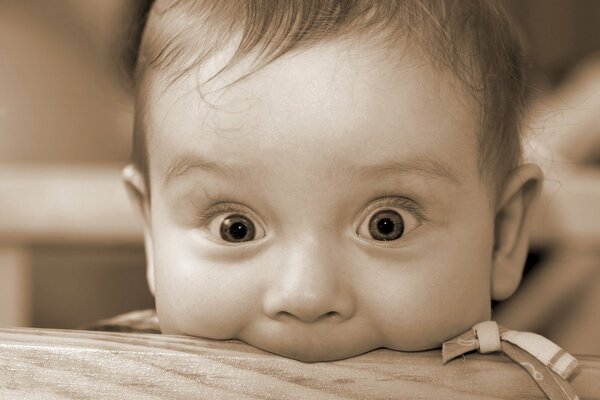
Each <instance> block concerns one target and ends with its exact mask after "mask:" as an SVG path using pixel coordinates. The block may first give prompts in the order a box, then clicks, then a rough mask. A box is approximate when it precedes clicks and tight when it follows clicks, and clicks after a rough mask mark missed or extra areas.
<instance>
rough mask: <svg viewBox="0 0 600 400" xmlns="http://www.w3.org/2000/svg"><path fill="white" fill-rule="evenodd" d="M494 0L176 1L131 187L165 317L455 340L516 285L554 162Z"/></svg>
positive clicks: (157, 48) (145, 94)
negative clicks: (528, 159) (528, 106)
mask: <svg viewBox="0 0 600 400" xmlns="http://www.w3.org/2000/svg"><path fill="white" fill-rule="evenodd" d="M523 82H524V78H523V73H522V69H521V53H520V48H519V46H518V44H517V42H516V40H515V39H514V38H513V36H512V33H511V30H510V27H509V25H508V22H507V20H506V18H505V16H504V14H503V13H502V12H501V10H499V9H498V7H497V6H496V3H493V2H490V1H487V0H485V1H444V2H442V1H417V0H406V1H393V2H392V1H370V0H365V1H363V0H354V1H341V0H340V1H335V0H328V1H304V0H297V1H293V0H290V1H267V0H263V1H259V0H256V1H255V0H247V1H246V0H245V1H233V0H232V1H218V2H217V1H191V0H190V1H185V0H184V1H169V0H159V1H157V2H156V3H155V4H154V5H153V7H152V9H151V11H150V14H149V17H148V22H147V25H146V28H145V31H144V34H143V38H142V43H141V46H140V53H139V58H138V64H137V70H136V93H137V100H136V113H135V137H134V151H133V160H132V165H131V166H130V167H129V168H128V169H127V170H126V171H125V172H126V173H125V177H126V182H127V186H128V191H129V193H130V195H131V198H132V199H133V201H134V202H135V204H136V206H137V209H138V210H139V212H140V215H141V216H142V218H143V221H144V228H145V229H144V231H145V246H146V251H147V259H148V281H149V285H150V288H151V291H152V293H153V294H154V295H155V298H156V305H157V313H158V317H159V320H160V328H161V330H162V332H164V333H170V334H184V335H192V336H199V337H203V338H211V339H240V340H242V341H244V342H246V343H248V344H250V345H252V346H255V347H258V348H260V349H264V350H266V351H269V352H273V353H276V354H280V355H283V356H286V357H291V358H295V359H298V360H302V361H310V362H312V361H325V360H336V359H341V358H346V357H351V356H354V355H358V354H361V353H364V352H367V351H370V350H372V349H375V348H380V347H385V348H390V349H395V350H403V351H413V350H425V349H431V348H435V347H439V346H440V345H441V344H442V343H443V342H444V341H447V340H448V339H451V338H453V337H455V336H457V335H459V334H461V333H463V332H464V331H466V330H468V329H469V328H471V327H472V326H473V325H474V324H476V323H479V322H482V321H488V320H489V319H490V318H491V301H492V300H502V299H505V298H507V297H509V296H510V295H511V294H512V293H513V292H514V291H515V289H516V288H517V286H518V284H519V281H520V277H521V272H522V269H523V264H524V260H525V257H526V254H527V247H528V235H529V233H528V231H529V225H530V214H531V213H530V210H531V208H532V203H533V201H534V200H535V198H536V196H537V194H538V192H539V190H540V186H541V181H542V173H541V171H540V169H539V168H538V167H537V166H535V165H531V164H522V163H521V159H520V138H519V116H520V112H521V109H522V98H523V92H524V89H523V88H524V83H523Z"/></svg>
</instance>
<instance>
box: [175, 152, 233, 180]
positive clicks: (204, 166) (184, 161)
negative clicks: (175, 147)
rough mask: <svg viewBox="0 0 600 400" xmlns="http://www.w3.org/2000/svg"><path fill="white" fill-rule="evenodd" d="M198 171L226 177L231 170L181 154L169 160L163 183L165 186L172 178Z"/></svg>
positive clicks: (191, 155) (190, 155)
mask: <svg viewBox="0 0 600 400" xmlns="http://www.w3.org/2000/svg"><path fill="white" fill-rule="evenodd" d="M193 169H200V170H203V171H209V172H215V173H218V174H221V175H226V174H227V173H229V172H232V171H231V170H232V168H229V167H226V166H224V165H218V164H217V163H215V162H212V161H208V160H204V159H202V158H200V157H198V156H196V155H193V154H182V155H179V156H177V157H176V158H174V159H173V160H171V161H170V162H169V164H168V167H167V169H166V171H165V174H164V179H163V183H164V184H165V185H167V184H168V183H169V182H170V181H171V180H173V179H174V178H176V177H178V176H181V175H185V174H186V173H187V172H188V171H190V170H193Z"/></svg>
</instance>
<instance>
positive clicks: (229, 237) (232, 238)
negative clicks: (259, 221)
mask: <svg viewBox="0 0 600 400" xmlns="http://www.w3.org/2000/svg"><path fill="white" fill-rule="evenodd" d="M254 234H255V228H254V224H253V223H252V222H251V221H250V220H249V219H248V218H246V217H244V216H241V215H235V216H231V217H228V218H225V219H224V220H223V222H222V223H221V238H222V239H223V240H225V241H227V242H247V241H250V240H252V239H254Z"/></svg>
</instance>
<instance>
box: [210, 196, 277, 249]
mask: <svg viewBox="0 0 600 400" xmlns="http://www.w3.org/2000/svg"><path fill="white" fill-rule="evenodd" d="M240 208H241V209H240ZM250 214H251V211H249V210H248V212H246V208H245V207H242V206H237V205H232V204H226V203H219V204H217V205H215V206H213V207H211V208H210V209H208V210H207V211H205V212H204V213H203V215H202V216H201V224H202V225H204V226H205V227H206V228H205V229H206V230H208V232H209V233H210V235H211V236H212V240H214V241H216V242H220V243H223V242H226V243H233V244H235V243H244V242H250V241H252V240H258V239H262V238H263V237H264V236H265V231H264V229H263V228H262V225H261V224H260V223H258V222H256V218H253V217H251V216H250ZM204 221H206V222H204Z"/></svg>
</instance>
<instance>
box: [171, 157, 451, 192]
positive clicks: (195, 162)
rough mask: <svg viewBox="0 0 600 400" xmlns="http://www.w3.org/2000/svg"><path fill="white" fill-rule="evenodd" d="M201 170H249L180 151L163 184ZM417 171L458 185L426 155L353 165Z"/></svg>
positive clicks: (371, 171) (372, 172)
mask: <svg viewBox="0 0 600 400" xmlns="http://www.w3.org/2000/svg"><path fill="white" fill-rule="evenodd" d="M193 169H200V170H202V171H205V172H213V173H216V174H219V175H223V176H232V175H237V176H241V177H247V176H248V175H249V173H250V171H251V170H248V169H245V168H238V167H235V166H228V165H225V164H217V163H215V162H213V161H208V160H205V159H202V158H201V157H199V156H197V155H194V154H183V155H180V156H178V157H176V158H174V159H173V160H172V161H171V162H170V163H169V165H168V167H167V169H166V172H165V174H164V180H163V182H164V184H165V185H167V184H168V183H169V182H170V181H171V180H173V179H174V178H176V177H178V176H181V175H185V174H186V173H188V172H189V171H190V170H193ZM402 173H404V174H407V173H412V174H418V175H422V176H424V177H426V178H432V179H438V180H439V179H442V180H446V181H449V182H451V183H453V184H459V183H460V181H459V179H458V174H457V173H456V172H455V171H454V170H453V169H452V168H450V167H449V166H448V165H447V164H444V163H443V162H440V161H438V160H434V159H431V158H428V157H423V158H418V159H408V160H402V161H393V162H388V163H382V164H380V165H369V166H362V167H356V168H355V174H357V175H359V176H361V177H362V178H375V177H381V176H384V175H388V174H402Z"/></svg>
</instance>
